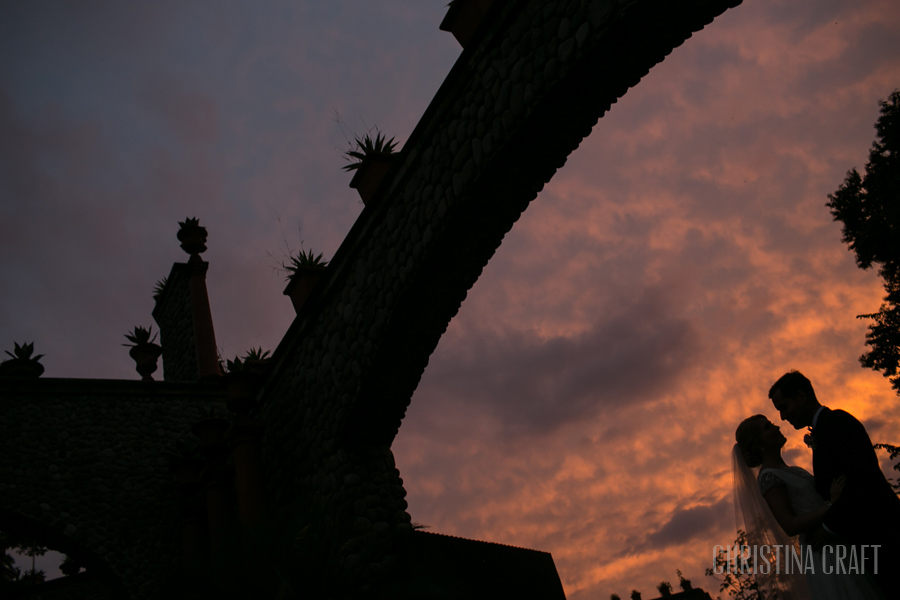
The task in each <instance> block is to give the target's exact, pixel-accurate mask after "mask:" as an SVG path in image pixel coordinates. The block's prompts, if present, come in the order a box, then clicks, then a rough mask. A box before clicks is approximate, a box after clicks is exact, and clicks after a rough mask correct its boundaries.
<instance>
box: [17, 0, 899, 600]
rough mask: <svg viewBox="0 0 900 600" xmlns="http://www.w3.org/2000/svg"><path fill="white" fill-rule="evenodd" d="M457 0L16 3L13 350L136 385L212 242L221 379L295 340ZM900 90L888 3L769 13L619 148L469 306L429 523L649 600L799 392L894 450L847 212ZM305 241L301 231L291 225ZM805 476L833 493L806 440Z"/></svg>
mask: <svg viewBox="0 0 900 600" xmlns="http://www.w3.org/2000/svg"><path fill="white" fill-rule="evenodd" d="M445 11H446V0H382V1H379V2H374V1H372V0H328V1H327V2H322V1H320V0H307V1H296V0H295V1H293V2H288V1H280V0H266V1H264V2H255V3H251V2H247V1H243V2H239V1H226V0H215V1H213V0H195V1H192V2H187V3H186V2H175V1H161V2H154V3H147V2H131V1H129V2H123V1H115V2H114V1H108V2H107V1H100V0H97V1H81V2H77V3H75V2H50V1H45V0H40V1H35V2H26V1H24V0H12V1H7V2H3V3H0V57H2V60H0V256H2V266H0V291H2V295H0V350H12V347H13V342H14V341H15V342H20V343H21V342H31V341H33V342H34V343H35V349H36V352H38V353H42V354H45V355H46V356H45V358H44V359H43V360H42V363H43V364H44V365H45V367H46V372H45V375H44V376H45V377H88V378H118V379H136V378H138V375H137V373H136V372H135V371H134V363H133V361H132V360H131V359H130V358H129V356H128V353H127V349H126V348H123V347H122V345H121V344H122V343H123V342H125V339H124V337H123V334H124V333H125V332H126V331H128V330H130V329H131V328H132V327H134V326H135V325H144V326H148V325H151V324H153V325H154V329H155V324H154V323H153V321H152V318H151V316H150V312H151V310H152V308H153V300H152V289H153V285H154V283H155V282H156V281H157V280H159V279H161V278H162V277H164V276H165V275H167V274H168V272H169V269H170V267H171V264H172V263H173V262H183V261H184V260H185V259H186V255H185V254H184V253H183V252H182V251H181V250H180V249H179V247H178V243H177V241H176V239H175V232H176V231H177V227H178V226H177V222H178V221H180V220H184V218H185V217H191V216H196V217H198V218H199V219H200V222H201V224H203V225H205V226H206V227H207V229H208V230H209V242H208V246H209V250H208V252H207V253H206V254H205V255H204V258H205V259H206V260H208V261H209V263H210V268H209V273H208V276H207V283H208V288H209V293H210V301H211V305H212V311H213V318H214V322H215V327H216V337H217V342H218V344H219V347H220V349H221V353H222V355H223V356H226V357H233V356H234V355H236V354H243V353H244V351H245V350H247V349H248V348H250V347H251V346H262V347H264V348H267V349H274V348H275V346H277V344H278V342H279V340H280V339H281V337H282V336H283V334H284V332H285V331H286V329H287V328H288V326H289V325H290V323H291V320H292V317H293V314H294V313H293V309H292V308H291V304H290V301H289V300H288V299H287V298H286V297H285V296H283V295H282V290H283V288H284V285H285V284H284V277H283V274H280V273H278V272H276V270H275V269H276V267H277V266H278V264H279V263H280V262H281V260H283V259H285V256H286V253H287V252H288V249H291V250H297V249H299V247H300V245H301V242H302V244H303V247H304V248H308V249H313V250H314V251H316V252H323V253H324V254H325V256H326V258H330V257H331V256H332V255H333V254H334V252H335V251H336V249H337V248H338V247H339V246H340V244H341V242H342V240H343V239H344V237H345V235H346V234H347V232H348V231H349V229H350V227H351V226H352V224H353V222H354V220H355V219H356V218H357V217H358V215H359V214H360V212H361V210H362V205H361V204H360V202H359V198H358V196H357V194H356V192H355V191H354V190H351V189H350V188H349V187H348V183H349V179H350V177H349V175H348V173H347V172H345V171H342V170H341V167H342V166H343V165H344V164H346V161H345V160H344V157H343V152H344V151H345V150H346V149H347V147H348V142H347V140H348V139H349V138H351V137H352V135H353V134H354V133H357V134H361V133H365V132H366V131H367V130H368V129H369V128H371V127H373V126H377V127H378V128H379V129H380V130H381V131H383V132H385V133H386V134H387V135H388V136H396V138H397V140H398V141H399V142H400V145H401V146H402V143H403V141H404V140H405V139H406V138H407V136H408V135H409V134H410V133H411V132H412V130H413V128H414V126H415V124H416V123H417V122H418V120H419V118H420V117H421V115H422V113H423V112H424V110H425V108H426V107H427V106H428V103H429V102H430V100H431V98H432V97H433V95H434V93H435V92H436V91H437V89H438V87H439V86H440V84H441V82H442V81H443V79H444V77H445V76H446V74H447V73H448V72H449V70H450V68H451V67H452V65H453V63H454V61H455V60H456V59H457V57H458V56H459V54H460V51H461V49H460V47H459V45H458V44H457V42H456V41H455V40H454V39H453V37H452V36H451V35H450V34H448V33H445V32H442V31H439V30H438V25H439V23H440V21H441V19H442V18H443V16H444V14H445ZM898 87H900V3H898V2H897V1H896V0H855V1H851V0H816V1H813V0H745V1H744V4H743V5H741V6H739V7H737V8H735V9H732V10H731V11H729V12H727V13H726V14H724V15H723V16H722V17H720V18H719V19H717V20H716V21H715V22H714V23H713V24H711V25H710V26H708V27H707V28H706V29H705V30H703V31H701V32H699V33H697V34H696V35H695V36H694V37H693V38H692V39H690V40H688V41H687V42H686V43H685V44H684V45H683V46H682V47H680V48H677V49H676V50H675V51H674V52H673V53H672V54H671V55H670V56H669V57H668V58H667V59H666V60H665V61H664V62H663V63H662V64H660V65H657V66H656V67H654V68H653V70H652V71H651V72H650V74H649V75H647V76H646V77H645V78H644V79H643V81H642V82H641V83H640V84H639V85H638V86H637V87H636V88H634V89H632V90H630V91H629V92H628V93H627V94H626V95H625V97H624V98H623V99H621V100H620V101H619V102H618V103H617V104H615V105H613V107H612V109H611V111H610V112H609V113H608V114H607V115H606V116H605V117H604V118H602V119H601V120H600V122H599V123H598V125H597V126H596V127H595V128H594V131H593V133H592V134H591V136H590V137H589V138H587V139H586V140H585V141H584V142H583V143H582V145H581V147H580V148H579V149H578V150H577V151H576V152H575V153H574V154H573V155H572V156H570V158H569V161H568V163H567V164H566V166H565V167H564V168H563V169H561V170H560V171H559V172H558V173H557V175H556V176H555V178H554V179H553V180H552V181H551V182H550V184H549V185H547V187H546V188H545V189H544V191H543V192H542V193H541V194H540V195H539V196H538V198H537V199H536V200H535V201H534V202H533V203H532V205H531V207H530V208H529V209H528V210H527V211H526V212H525V214H524V215H523V217H522V218H521V219H520V220H519V222H518V223H517V224H516V225H515V227H514V228H513V230H512V232H511V233H510V234H509V235H508V236H507V237H506V239H505V240H504V242H503V245H502V246H501V247H500V249H499V250H498V252H497V254H496V255H495V256H494V258H493V259H492V260H491V262H490V264H489V265H488V266H487V268H486V269H485V270H484V273H483V275H482V277H481V279H480V280H479V281H478V282H477V283H476V285H475V287H474V288H473V289H472V290H471V292H470V293H469V296H468V298H467V299H466V301H465V303H464V304H463V306H462V309H461V310H460V312H459V315H458V316H457V317H456V318H455V319H454V320H453V322H452V323H451V324H450V327H449V329H448V331H447V333H446V335H445V336H444V337H443V338H442V340H441V342H440V344H439V346H438V348H437V350H436V352H435V353H434V355H433V356H432V358H431V361H430V364H429V366H428V369H427V371H426V372H425V375H424V377H423V379H422V382H421V384H420V386H419V388H418V390H417V391H416V393H415V395H414V397H413V400H412V404H411V406H410V409H409V411H408V415H407V417H406V419H405V421H404V424H403V426H402V428H401V431H400V434H399V436H398V437H397V439H396V441H395V443H394V445H393V450H394V454H395V456H396V460H397V463H398V467H399V469H400V471H401V473H402V476H403V478H404V481H405V485H406V488H407V490H408V493H409V496H408V501H409V513H410V514H411V515H412V518H413V520H414V521H417V522H420V523H424V524H427V525H429V526H431V531H435V532H440V533H445V534H450V535H456V536H462V537H469V538H475V539H481V540H488V541H494V542H500V543H504V544H510V545H515V546H523V547H528V548H535V549H539V550H544V551H548V552H551V553H552V555H553V558H554V561H555V563H556V566H557V569H558V570H559V574H560V577H561V579H562V581H563V585H564V587H565V591H566V594H567V597H568V598H569V599H570V600H585V599H588V598H591V599H598V598H599V599H603V600H605V599H607V598H608V597H609V594H611V593H618V594H619V595H621V596H622V597H627V596H628V594H629V593H630V592H631V590H632V589H637V590H639V591H641V592H643V594H644V598H647V599H649V598H654V597H656V596H657V595H658V594H657V593H656V591H655V589H654V588H655V586H656V584H658V583H659V582H660V581H662V580H667V581H670V582H672V583H673V584H677V576H676V574H675V570H676V569H681V570H682V571H683V573H684V575H685V576H686V577H688V578H689V579H691V580H692V581H693V583H694V585H695V586H702V587H704V588H705V589H707V590H708V591H710V592H711V593H713V595H715V594H716V593H717V592H718V585H717V583H716V582H715V581H713V580H712V579H708V578H706V577H705V576H704V575H703V572H704V570H705V568H707V567H709V566H711V565H712V554H713V546H715V545H716V544H722V545H724V544H727V543H729V542H731V541H732V540H733V539H734V536H735V524H734V512H733V506H732V498H731V465H730V456H729V455H730V451H731V446H732V444H733V440H734V436H733V433H734V429H735V427H736V425H737V424H738V423H739V422H740V421H741V420H742V419H743V418H744V417H746V416H750V415H752V414H755V413H763V414H766V415H768V416H769V417H770V418H772V419H773V420H774V421H776V422H777V423H778V422H779V421H777V415H776V414H775V412H774V410H773V409H772V407H771V405H770V404H769V402H768V400H767V398H766V391H767V390H768V387H769V385H771V383H772V382H773V381H774V380H775V379H776V378H777V377H778V376H780V375H781V374H782V373H783V372H784V371H786V370H788V369H790V368H796V369H799V370H800V371H802V372H804V373H805V374H806V375H807V376H809V377H810V379H811V380H812V381H813V384H814V385H815V386H816V390H817V392H818V395H819V397H820V399H821V400H822V402H823V403H825V404H827V405H830V406H831V407H833V408H843V409H845V410H848V411H850V412H852V413H853V414H855V415H856V416H857V417H859V418H860V419H861V420H862V421H863V422H864V423H865V424H866V426H867V428H868V430H869V433H870V435H871V437H872V438H873V441H876V442H879V441H880V442H887V443H894V444H898V443H900V416H898V410H897V409H898V406H900V398H897V397H896V395H894V393H893V392H892V390H891V388H890V386H889V383H888V381H887V380H886V379H884V378H883V377H882V376H881V375H880V374H878V373H874V372H872V371H867V370H864V369H862V368H861V367H860V365H859V363H858V360H857V359H858V357H859V355H860V354H861V353H862V352H863V351H864V336H865V330H866V322H864V321H861V320H858V319H856V318H855V316H856V315H858V314H861V313H867V312H873V311H875V310H877V308H878V305H879V303H880V299H881V297H882V295H883V291H882V288H881V282H880V279H879V278H878V277H877V274H876V273H875V272H865V271H862V270H860V269H858V268H857V267H856V265H855V263H854V259H853V255H852V254H851V253H850V252H849V251H848V250H847V248H846V246H845V245H844V244H843V243H842V242H841V233H840V225H839V224H836V223H834V222H833V221H832V220H831V216H830V214H829V212H828V209H827V207H826V206H825V202H826V201H827V195H828V194H829V193H830V192H833V191H835V190H836V189H837V187H838V186H839V185H840V183H841V181H842V180H843V178H844V175H845V173H846V171H847V170H848V169H850V168H852V167H857V168H859V169H861V168H862V167H863V166H864V164H865V162H866V160H867V156H868V150H869V148H870V146H871V144H872V141H873V140H874V137H875V130H874V127H873V124H874V123H875V120H876V119H877V117H878V114H879V107H878V101H879V100H881V99H884V98H886V97H887V96H888V94H890V92H891V91H892V90H894V89H896V88H898ZM301 224H302V232H301V231H299V226H300V225H301ZM783 429H784V433H785V434H786V435H787V437H788V449H787V451H786V459H787V460H788V462H790V463H796V464H799V465H801V466H805V467H809V464H810V456H809V452H808V450H807V448H806V447H805V446H804V445H803V442H802V439H801V438H802V435H801V434H800V432H795V431H793V429H791V428H790V426H789V425H786V424H785V427H784V428H783Z"/></svg>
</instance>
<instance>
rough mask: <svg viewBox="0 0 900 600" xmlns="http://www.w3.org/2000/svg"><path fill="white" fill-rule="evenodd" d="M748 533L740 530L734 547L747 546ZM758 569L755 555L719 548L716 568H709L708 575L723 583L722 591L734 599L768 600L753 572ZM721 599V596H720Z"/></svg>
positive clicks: (720, 587) (720, 586)
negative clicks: (730, 551)
mask: <svg viewBox="0 0 900 600" xmlns="http://www.w3.org/2000/svg"><path fill="white" fill-rule="evenodd" d="M747 544H748V542H747V534H746V533H744V532H743V531H738V536H737V539H736V540H734V544H732V548H734V546H737V547H739V548H741V547H746V546H747ZM755 569H756V563H755V561H754V559H753V556H752V555H751V556H743V555H741V554H740V553H732V554H729V553H728V551H727V549H726V550H719V551H718V552H717V553H716V562H715V568H712V569H707V570H706V575H707V577H715V578H716V579H718V580H719V581H721V584H720V585H719V591H720V592H728V594H729V595H730V596H731V597H732V598H733V599H734V600H766V599H765V595H764V594H763V593H762V592H761V591H760V589H759V585H757V583H756V579H755V578H754V577H753V575H752V573H753V572H754V571H755ZM720 600H721V597H720Z"/></svg>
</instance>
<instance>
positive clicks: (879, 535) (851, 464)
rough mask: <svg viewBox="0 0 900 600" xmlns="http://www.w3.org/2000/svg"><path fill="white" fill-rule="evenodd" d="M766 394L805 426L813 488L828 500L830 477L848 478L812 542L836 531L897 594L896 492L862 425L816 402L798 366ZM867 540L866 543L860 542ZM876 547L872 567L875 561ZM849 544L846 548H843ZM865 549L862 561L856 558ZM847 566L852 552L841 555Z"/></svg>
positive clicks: (899, 514)
mask: <svg viewBox="0 0 900 600" xmlns="http://www.w3.org/2000/svg"><path fill="white" fill-rule="evenodd" d="M769 398H770V399H771V400H772V404H773V405H774V406H775V410H777V411H778V412H779V413H780V415H781V420H782V421H787V422H789V423H790V424H791V425H793V426H794V429H802V428H804V427H809V428H810V429H811V432H812V440H811V441H810V442H808V443H809V444H810V445H811V446H812V449H813V476H814V477H815V480H816V489H817V490H818V492H819V495H821V496H822V497H823V498H825V499H826V500H830V490H831V482H832V481H834V479H836V478H837V477H839V476H841V475H846V476H847V483H846V485H845V486H844V490H843V492H842V494H841V497H840V500H838V501H837V502H835V504H834V506H832V507H831V509H829V511H828V513H827V514H826V515H825V518H824V520H823V522H822V525H820V526H819V527H818V528H817V530H816V531H815V532H813V534H812V537H811V542H812V543H813V545H821V544H822V543H826V542H827V540H828V539H833V538H834V537H835V536H837V537H838V538H839V539H842V540H843V541H845V542H846V543H848V544H852V545H853V546H855V547H856V548H855V552H856V558H857V562H856V564H858V565H859V567H860V569H863V568H864V571H863V572H865V573H866V574H867V575H872V576H873V578H874V579H875V581H876V582H877V583H878V585H879V586H880V587H881V589H882V591H883V592H884V595H885V597H887V598H897V597H898V589H897V576H896V575H895V574H894V570H895V569H896V568H897V565H898V561H900V498H898V497H897V495H896V494H895V493H894V491H893V490H892V489H891V485H890V483H888V481H887V479H885V477H884V473H882V472H881V468H880V466H879V464H878V457H877V456H876V455H875V449H874V448H873V447H872V441H871V440H870V439H869V434H868V433H866V429H865V427H863V425H862V423H860V422H859V421H858V420H856V418H855V417H854V416H853V415H851V414H850V413H847V412H844V411H842V410H831V409H829V408H827V407H825V406H822V405H821V404H819V400H818V399H817V398H816V393H815V392H814V391H813V387H812V383H810V381H809V379H807V378H806V377H804V376H803V375H802V374H801V373H799V372H798V371H791V372H789V373H785V374H784V375H783V376H782V377H781V378H780V379H779V380H778V381H776V382H775V383H774V384H773V385H772V388H771V389H770V390H769ZM862 546H869V548H862ZM871 546H879V548H878V551H877V573H876V569H875V567H876V564H875V562H874V560H873V559H874V558H875V552H874V551H873V549H872V548H871ZM853 550H854V549H852V548H851V549H848V553H849V552H852V551H853ZM862 552H865V558H866V560H865V563H863V562H861V561H859V559H860V558H861V553H862ZM843 562H844V565H845V566H846V567H850V566H852V564H853V563H851V556H849V555H848V556H847V558H846V559H845V560H844V561H843Z"/></svg>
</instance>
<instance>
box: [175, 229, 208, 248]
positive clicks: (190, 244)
mask: <svg viewBox="0 0 900 600" xmlns="http://www.w3.org/2000/svg"><path fill="white" fill-rule="evenodd" d="M207 235H208V234H207V232H206V227H200V226H199V225H193V226H188V227H182V228H181V229H179V230H178V235H177V237H178V241H179V242H181V249H182V250H184V251H185V252H187V253H188V254H202V253H203V252H206V237H207Z"/></svg>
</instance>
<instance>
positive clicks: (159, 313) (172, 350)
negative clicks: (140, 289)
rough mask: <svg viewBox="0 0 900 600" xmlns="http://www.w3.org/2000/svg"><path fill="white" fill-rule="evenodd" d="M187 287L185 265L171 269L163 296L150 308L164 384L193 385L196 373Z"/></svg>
mask: <svg viewBox="0 0 900 600" xmlns="http://www.w3.org/2000/svg"><path fill="white" fill-rule="evenodd" d="M204 265H206V263H204ZM189 283H190V267H189V266H188V265H187V264H186V263H175V264H174V265H172V270H171V271H170V272H169V276H168V278H167V280H166V286H165V289H164V290H163V294H162V295H161V296H160V297H159V298H158V299H157V301H156V306H155V307H154V308H153V318H154V320H155V321H156V323H157V324H158V326H159V332H160V334H159V339H160V341H159V344H160V345H161V346H162V351H163V353H162V361H163V377H164V379H165V380H166V381H197V376H198V373H199V369H198V366H197V345H196V343H195V341H194V319H193V317H192V316H191V293H190V286H189Z"/></svg>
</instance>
